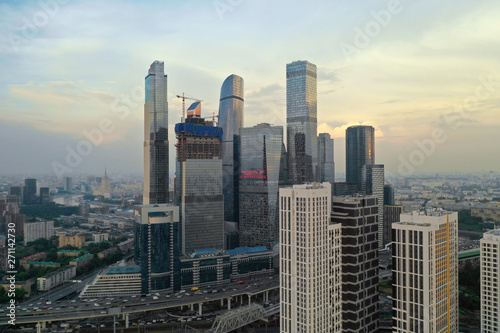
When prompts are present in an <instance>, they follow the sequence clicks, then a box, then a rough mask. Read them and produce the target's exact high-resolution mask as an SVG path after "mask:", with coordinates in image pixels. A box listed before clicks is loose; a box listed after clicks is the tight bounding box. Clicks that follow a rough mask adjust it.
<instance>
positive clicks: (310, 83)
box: [286, 61, 318, 184]
mask: <svg viewBox="0 0 500 333" xmlns="http://www.w3.org/2000/svg"><path fill="white" fill-rule="evenodd" d="M317 99H318V93H317V70H316V65H314V64H312V63H310V62H308V61H294V62H292V63H290V64H287V65H286V128H287V140H286V147H287V153H288V181H289V183H290V184H302V183H303V182H311V181H316V180H317V179H316V173H317V165H318V148H317V145H318V139H317V132H318V116H317V115H318V102H317Z"/></svg>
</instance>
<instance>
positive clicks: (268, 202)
mask: <svg viewBox="0 0 500 333" xmlns="http://www.w3.org/2000/svg"><path fill="white" fill-rule="evenodd" d="M240 139H241V140H240V142H241V154H240V165H241V174H240V177H239V178H240V179H239V182H240V186H239V191H240V200H239V202H240V209H239V211H240V219H239V221H240V222H239V229H240V242H241V246H248V247H253V246H267V247H268V248H269V249H271V248H272V247H273V246H274V245H275V244H276V243H277V242H278V231H279V226H278V210H279V207H278V196H279V186H280V185H285V184H284V183H285V175H284V166H283V165H282V161H283V160H284V158H283V155H284V145H283V127H281V126H271V125H269V124H259V125H257V126H254V127H249V128H242V129H241V130H240Z"/></svg>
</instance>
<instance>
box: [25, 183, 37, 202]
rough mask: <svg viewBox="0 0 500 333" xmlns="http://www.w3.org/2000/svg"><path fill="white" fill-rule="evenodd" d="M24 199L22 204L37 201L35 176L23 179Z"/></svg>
mask: <svg viewBox="0 0 500 333" xmlns="http://www.w3.org/2000/svg"><path fill="white" fill-rule="evenodd" d="M23 192H24V199H23V204H25V205H34V204H37V203H38V200H37V197H36V179H35V178H26V179H25V180H24V191H23Z"/></svg>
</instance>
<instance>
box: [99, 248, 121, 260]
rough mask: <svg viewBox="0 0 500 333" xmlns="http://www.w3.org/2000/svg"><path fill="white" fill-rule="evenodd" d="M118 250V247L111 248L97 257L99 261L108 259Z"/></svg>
mask: <svg viewBox="0 0 500 333" xmlns="http://www.w3.org/2000/svg"><path fill="white" fill-rule="evenodd" d="M117 250H118V248H117V247H110V248H109V249H106V250H104V251H101V252H99V253H98V254H97V257H98V258H99V259H103V258H106V257H108V256H110V255H111V254H113V253H115V252H116V251H117Z"/></svg>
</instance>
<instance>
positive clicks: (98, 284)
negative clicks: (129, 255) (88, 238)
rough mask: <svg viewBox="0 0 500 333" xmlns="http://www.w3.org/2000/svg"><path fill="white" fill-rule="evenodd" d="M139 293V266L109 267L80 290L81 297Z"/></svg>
mask: <svg viewBox="0 0 500 333" xmlns="http://www.w3.org/2000/svg"><path fill="white" fill-rule="evenodd" d="M140 294H141V268H140V267H138V266H128V267H110V268H108V269H107V270H104V271H103V272H102V273H101V274H99V275H98V276H97V278H96V279H95V280H94V281H93V282H92V283H91V284H88V285H87V287H85V289H84V290H83V292H82V296H81V297H109V296H126V295H140Z"/></svg>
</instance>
